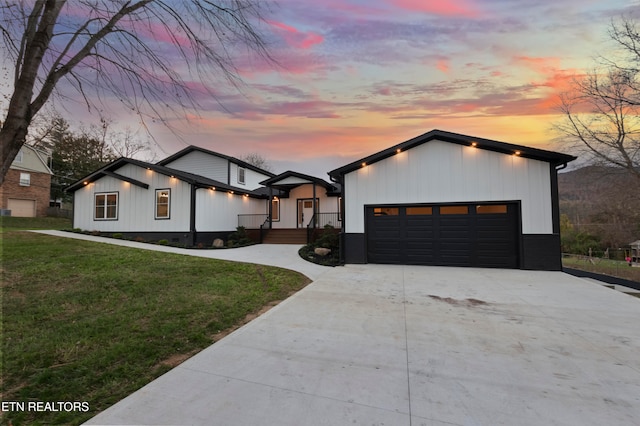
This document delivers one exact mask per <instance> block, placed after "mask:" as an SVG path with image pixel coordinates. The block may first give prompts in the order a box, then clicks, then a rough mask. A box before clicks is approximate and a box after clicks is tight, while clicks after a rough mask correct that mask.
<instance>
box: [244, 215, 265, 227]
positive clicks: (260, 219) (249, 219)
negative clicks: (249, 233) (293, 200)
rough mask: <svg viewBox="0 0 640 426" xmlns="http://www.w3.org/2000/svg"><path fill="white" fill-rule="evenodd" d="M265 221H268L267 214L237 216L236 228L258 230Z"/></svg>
mask: <svg viewBox="0 0 640 426" xmlns="http://www.w3.org/2000/svg"><path fill="white" fill-rule="evenodd" d="M267 220H269V215H268V214H239V215H238V226H242V227H244V228H245V229H260V228H262V225H263V224H264V223H265V222H266V221H267Z"/></svg>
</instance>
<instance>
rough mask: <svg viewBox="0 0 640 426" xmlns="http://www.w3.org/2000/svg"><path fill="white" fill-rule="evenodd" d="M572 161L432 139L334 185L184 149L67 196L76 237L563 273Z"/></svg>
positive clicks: (454, 137)
mask: <svg viewBox="0 0 640 426" xmlns="http://www.w3.org/2000/svg"><path fill="white" fill-rule="evenodd" d="M574 159H575V157H572V156H569V155H565V154H560V153H555V152H551V151H544V150H539V149H534V148H529V147H524V146H519V145H513V144H508V143H503V142H497V141H493V140H488V139H480V138H474V137H470V136H465V135H459V134H455V133H449V132H443V131H440V130H433V131H431V132H428V133H425V134H424V135H421V136H418V137H416V138H413V139H410V140H408V141H406V142H403V143H400V144H398V145H395V146H392V147H391V148H388V149H386V150H384V151H380V152H378V153H375V154H373V155H370V156H368V157H366V158H363V159H361V160H358V161H355V162H353V163H350V164H347V165H346V166H344V167H341V168H338V169H335V170H333V171H331V172H329V176H330V177H331V180H332V182H327V181H325V180H322V179H319V178H317V177H313V176H309V175H305V174H302V173H298V172H294V171H287V172H284V173H282V174H279V175H274V174H272V173H269V172H267V171H264V170H261V169H259V168H257V167H255V166H252V165H250V164H247V163H245V162H243V161H241V160H238V159H235V158H233V157H228V156H225V155H223V154H219V153H215V152H212V151H208V150H205V149H202V148H198V147H188V148H186V149H184V150H182V151H180V152H178V153H176V154H174V155H172V156H170V157H168V158H166V159H164V160H162V161H160V162H158V163H157V164H149V163H144V162H141V161H137V160H132V159H125V158H122V159H119V160H116V161H115V162H113V163H111V164H109V165H107V166H105V167H103V168H101V169H100V170H97V171H96V172H94V173H93V174H91V175H89V176H87V177H86V178H85V179H83V180H81V181H78V182H76V183H75V184H73V185H72V186H71V187H69V189H68V190H70V191H72V192H74V227H75V228H81V229H84V230H95V231H99V232H104V233H122V234H126V235H127V236H130V237H136V236H138V237H141V238H144V239H145V240H159V239H167V240H168V241H170V242H179V243H183V244H185V245H187V246H199V245H210V244H211V242H212V241H213V239H214V238H222V239H226V238H227V237H228V235H229V234H230V233H231V232H233V231H235V230H236V228H237V227H238V226H244V227H245V228H247V229H250V230H257V229H261V231H260V233H259V234H258V235H259V236H260V239H262V235H263V234H264V232H263V231H265V230H269V231H268V232H269V234H268V235H267V236H269V235H272V234H274V233H281V234H280V235H283V234H284V231H287V232H288V233H292V232H294V233H296V235H298V236H299V235H300V233H302V235H304V236H305V238H306V236H308V235H312V234H313V233H314V232H313V231H314V230H320V229H324V228H325V227H326V226H329V227H331V228H334V230H338V231H340V232H341V257H342V260H343V261H344V262H346V263H396V264H420V265H456V266H476V267H501V268H522V269H545V270H558V269H560V268H561V263H560V236H559V209H558V190H557V171H558V170H559V169H561V168H563V167H565V166H566V164H567V163H568V162H569V161H572V160H574ZM253 232H254V237H255V235H256V234H255V233H256V232H257V231H253ZM318 232H319V231H318Z"/></svg>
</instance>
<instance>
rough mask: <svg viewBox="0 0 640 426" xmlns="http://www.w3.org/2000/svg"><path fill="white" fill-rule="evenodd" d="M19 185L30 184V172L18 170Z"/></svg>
mask: <svg viewBox="0 0 640 426" xmlns="http://www.w3.org/2000/svg"><path fill="white" fill-rule="evenodd" d="M19 183H20V186H31V173H25V172H20V182H19Z"/></svg>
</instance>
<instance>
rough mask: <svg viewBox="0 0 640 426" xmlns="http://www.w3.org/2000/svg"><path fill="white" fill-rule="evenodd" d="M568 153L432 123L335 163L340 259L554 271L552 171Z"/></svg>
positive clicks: (556, 226) (556, 240) (557, 261)
mask: <svg viewBox="0 0 640 426" xmlns="http://www.w3.org/2000/svg"><path fill="white" fill-rule="evenodd" d="M574 159H575V157H573V156H570V155H565V154H560V153H556V152H551V151H544V150H540V149H533V148H528V147H525V146H519V145H513V144H508V143H503V142H497V141H493V140H488V139H480V138H475V137H471V136H465V135H459V134H455V133H449V132H444V131H440V130H433V131H431V132H428V133H425V134H423V135H421V136H418V137H415V138H413V139H410V140H408V141H405V142H403V143H400V144H398V145H395V146H392V147H391V148H388V149H386V150H384V151H380V152H377V153H375V154H373V155H370V156H368V157H366V158H362V159H360V160H358V161H355V162H353V163H350V164H347V165H346V166H344V167H340V168H338V169H335V170H333V171H331V172H329V175H330V177H331V179H332V180H333V181H334V182H337V183H339V184H340V185H341V187H342V202H343V207H342V212H343V215H344V218H343V220H344V224H343V228H342V229H343V233H342V256H343V259H344V261H345V262H346V263H394V264H419V265H451V266H476V267H500V268H521V269H542V270H560V269H561V267H562V265H561V255H560V234H559V232H560V214H559V208H558V185H557V171H558V170H559V169H562V168H564V167H565V166H566V164H567V163H568V162H570V161H573V160H574Z"/></svg>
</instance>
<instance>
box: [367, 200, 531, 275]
mask: <svg viewBox="0 0 640 426" xmlns="http://www.w3.org/2000/svg"><path fill="white" fill-rule="evenodd" d="M366 220H367V229H366V233H367V261H368V262H369V263H391V264H407V265H445V266H478V267H492V268H517V267H518V229H519V226H518V224H519V220H518V205H517V204H514V203H504V204H493V203H492V204H464V205H461V204H451V205H429V206H426V205H419V206H418V205H416V206H392V207H387V206H380V207H367V210H366Z"/></svg>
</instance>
